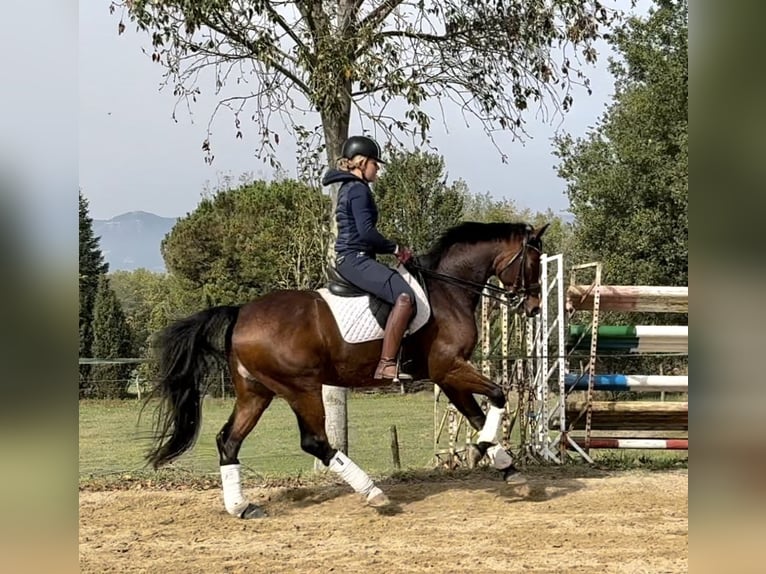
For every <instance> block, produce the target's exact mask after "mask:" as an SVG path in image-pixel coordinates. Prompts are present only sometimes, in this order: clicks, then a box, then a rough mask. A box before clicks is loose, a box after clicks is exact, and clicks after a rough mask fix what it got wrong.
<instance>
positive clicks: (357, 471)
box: [330, 451, 382, 499]
mask: <svg viewBox="0 0 766 574" xmlns="http://www.w3.org/2000/svg"><path fill="white" fill-rule="evenodd" d="M330 470H331V471H333V472H334V473H336V474H338V475H340V477H341V478H342V479H343V480H345V481H346V482H347V483H348V484H349V486H350V487H351V488H353V489H354V490H355V491H356V492H358V493H359V494H364V495H365V496H367V498H368V499H370V498H372V497H373V496H376V495H377V494H380V493H382V491H381V490H380V489H379V488H378V487H377V486H375V483H374V482H372V479H371V478H370V477H369V475H368V474H367V473H366V472H364V471H363V470H362V469H361V468H359V467H358V466H357V465H356V463H355V462H354V461H353V460H351V459H350V458H348V457H347V456H346V455H345V454H344V453H343V452H341V451H338V452H337V453H335V456H334V457H332V459H331V460H330Z"/></svg>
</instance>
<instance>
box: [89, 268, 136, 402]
mask: <svg viewBox="0 0 766 574" xmlns="http://www.w3.org/2000/svg"><path fill="white" fill-rule="evenodd" d="M92 329H93V344H92V348H91V353H92V354H93V356H94V357H95V358H99V359H125V358H130V357H131V356H132V354H133V344H132V341H133V336H132V334H131V332H130V327H129V326H128V322H127V321H126V319H125V314H124V313H123V311H122V307H121V306H120V302H119V301H118V300H117V295H115V293H114V291H113V290H112V288H111V287H110V285H109V278H108V277H107V276H106V275H101V277H100V279H99V282H98V288H97V290H96V298H95V301H94V304H93V326H92ZM134 368H135V365H131V364H115V365H95V366H94V367H93V372H92V376H91V379H92V380H93V382H94V383H98V388H99V390H100V394H101V396H103V397H105V398H121V397H123V396H124V395H125V390H126V388H127V384H128V380H129V379H130V374H131V371H132V370H133V369H134Z"/></svg>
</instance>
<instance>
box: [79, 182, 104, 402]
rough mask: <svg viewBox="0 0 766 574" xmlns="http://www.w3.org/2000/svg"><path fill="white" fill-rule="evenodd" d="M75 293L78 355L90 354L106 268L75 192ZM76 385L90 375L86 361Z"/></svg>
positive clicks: (84, 201)
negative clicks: (95, 307) (77, 221)
mask: <svg viewBox="0 0 766 574" xmlns="http://www.w3.org/2000/svg"><path fill="white" fill-rule="evenodd" d="M79 203H80V215H79V219H80V224H79V227H80V230H79V251H80V253H79V255H80V259H79V291H80V293H79V295H80V297H79V298H80V320H79V324H80V326H79V332H80V346H79V356H80V357H83V358H85V357H90V356H91V346H92V344H93V304H94V302H95V300H96V291H97V290H98V281H99V278H100V277H101V276H102V275H104V274H105V273H106V272H107V271H108V270H109V264H108V263H106V262H105V261H104V255H103V254H102V253H101V249H100V248H99V245H98V237H95V236H94V235H93V220H92V219H91V217H90V215H89V213H88V200H87V199H86V198H85V197H84V196H83V194H82V190H80V192H79ZM79 370H80V387H83V386H84V385H86V384H87V380H88V377H89V375H90V368H89V366H88V365H81V366H80V369H79Z"/></svg>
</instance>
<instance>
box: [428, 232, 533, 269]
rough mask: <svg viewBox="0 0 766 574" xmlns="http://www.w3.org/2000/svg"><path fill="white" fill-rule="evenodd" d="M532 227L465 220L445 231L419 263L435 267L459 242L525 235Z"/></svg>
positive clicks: (495, 239) (478, 241)
mask: <svg viewBox="0 0 766 574" xmlns="http://www.w3.org/2000/svg"><path fill="white" fill-rule="evenodd" d="M529 229H530V227H529V225H528V224H527V223H480V222H477V221H464V222H463V223H459V224H458V225H455V226H454V227H451V228H449V229H448V230H447V231H445V232H444V233H443V234H442V235H441V237H439V239H437V240H436V243H434V245H433V247H432V248H431V250H430V251H429V252H428V253H426V254H425V255H422V256H420V257H419V258H418V263H419V264H420V265H421V266H422V267H425V268H426V269H435V268H436V267H437V265H439V262H440V261H441V260H442V257H443V256H444V254H445V253H447V251H448V250H449V248H450V247H452V246H453V245H455V244H458V243H468V244H472V243H482V242H485V241H498V240H503V239H508V238H509V237H513V236H514V235H524V234H526V233H527V232H528V230H529Z"/></svg>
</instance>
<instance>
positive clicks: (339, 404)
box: [314, 86, 351, 470]
mask: <svg viewBox="0 0 766 574" xmlns="http://www.w3.org/2000/svg"><path fill="white" fill-rule="evenodd" d="M348 88H349V90H348V92H347V93H348V94H350V86H348ZM350 115H351V97H350V95H349V97H348V98H347V99H346V101H345V102H344V104H343V105H341V113H340V114H338V115H336V114H322V126H323V128H324V135H325V145H326V151H327V164H328V167H334V166H335V161H336V160H337V159H338V158H339V157H340V150H341V148H342V147H343V142H344V141H345V140H346V138H347V137H348V125H349V118H350ZM338 187H339V186H338V185H337V184H336V185H333V186H331V187H330V202H331V205H332V211H331V212H330V213H331V214H332V215H331V218H330V230H331V231H330V232H331V234H332V239H331V241H330V242H329V244H328V253H327V259H328V261H329V262H331V261H333V260H334V258H335V257H334V253H335V249H334V247H335V239H336V238H337V237H338V225H337V223H336V221H335V209H336V207H337V205H338ZM347 396H348V391H347V389H345V388H343V387H333V386H330V385H324V386H322V400H323V401H324V408H325V430H326V432H327V438H328V439H329V441H330V444H331V445H332V446H333V447H335V448H337V449H338V450H341V451H343V452H345V453H346V454H348V407H347V405H346V400H347ZM314 469H315V470H324V465H322V463H321V462H319V460H316V461H315V463H314Z"/></svg>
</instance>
